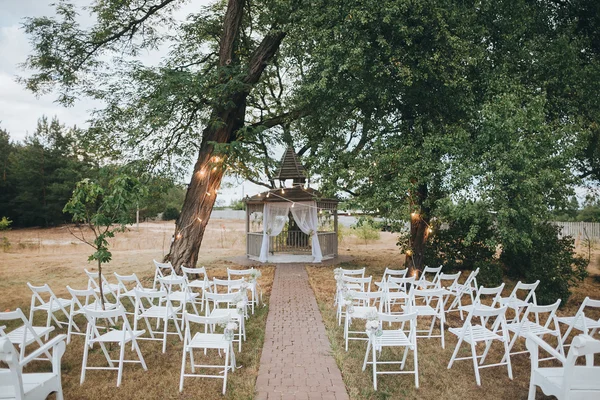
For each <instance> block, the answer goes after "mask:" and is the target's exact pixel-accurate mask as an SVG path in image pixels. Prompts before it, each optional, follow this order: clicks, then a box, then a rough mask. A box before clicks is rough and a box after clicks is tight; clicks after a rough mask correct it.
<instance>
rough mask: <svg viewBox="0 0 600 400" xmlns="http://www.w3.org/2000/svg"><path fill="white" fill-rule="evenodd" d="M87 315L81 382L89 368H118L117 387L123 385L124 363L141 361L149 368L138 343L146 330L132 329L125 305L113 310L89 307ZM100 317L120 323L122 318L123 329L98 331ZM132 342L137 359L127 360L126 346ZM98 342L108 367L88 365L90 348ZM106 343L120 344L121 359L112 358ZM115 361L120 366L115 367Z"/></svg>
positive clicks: (144, 366) (145, 369) (143, 365)
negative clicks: (101, 332)
mask: <svg viewBox="0 0 600 400" xmlns="http://www.w3.org/2000/svg"><path fill="white" fill-rule="evenodd" d="M84 311H85V316H86V318H87V320H88V324H87V328H86V334H85V347H84V348H83V362H82V365H81V380H80V384H83V382H84V381H85V372H86V371H87V370H88V369H89V370H99V369H107V370H117V371H118V372H117V387H119V386H120V385H121V379H122V377H123V364H124V363H139V364H142V368H144V371H147V370H148V367H146V362H145V361H144V357H143V356H142V352H141V351H140V348H139V346H138V343H137V339H138V338H139V337H140V336H141V335H143V334H144V332H145V331H144V330H139V331H138V330H135V331H134V330H132V329H131V326H130V325H129V321H127V316H126V315H125V309H124V308H123V306H119V307H117V308H115V309H113V310H106V311H103V310H92V309H89V308H84ZM98 319H104V320H108V319H112V320H115V322H117V323H118V320H119V319H121V320H122V321H123V323H122V327H121V329H113V330H109V331H107V332H106V333H103V334H100V332H98V326H97V325H96V321H97V320H98ZM129 342H131V343H132V346H133V348H134V350H135V352H136V353H137V356H138V359H137V360H126V359H125V347H127V344H128V343H129ZM96 343H98V344H99V345H100V348H101V349H102V353H104V357H105V358H106V361H107V362H108V365H109V366H108V367H88V366H87V362H88V354H89V349H90V348H92V346H93V345H94V344H96ZM105 343H116V344H118V345H119V359H117V360H113V359H111V358H110V354H109V353H108V349H107V348H106V346H105ZM115 363H118V366H116V367H115Z"/></svg>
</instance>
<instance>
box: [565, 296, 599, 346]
mask: <svg viewBox="0 0 600 400" xmlns="http://www.w3.org/2000/svg"><path fill="white" fill-rule="evenodd" d="M589 308H596V309H598V311H600V300H592V299H590V298H589V297H586V298H585V299H584V300H583V302H582V303H581V306H579V309H578V310H577V312H576V313H575V315H574V316H572V317H558V322H560V323H562V324H565V325H567V330H566V331H565V334H564V335H563V336H562V339H561V340H562V342H563V343H565V342H566V340H567V338H568V337H569V334H570V333H571V332H572V331H573V330H574V329H575V330H577V331H580V332H582V333H583V334H584V335H589V336H591V337H593V336H594V335H596V334H597V333H600V318H598V319H597V320H595V319H592V318H590V317H589V315H591V313H590V314H589V315H586V314H585V312H586V309H589Z"/></svg>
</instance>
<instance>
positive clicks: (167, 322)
mask: <svg viewBox="0 0 600 400" xmlns="http://www.w3.org/2000/svg"><path fill="white" fill-rule="evenodd" d="M164 325H165V326H164V328H163V345H162V352H163V354H164V353H165V352H166V351H167V327H168V326H169V320H168V318H165V320H164ZM175 326H177V321H175ZM177 331H178V332H179V328H177ZM179 334H180V335H181V332H179Z"/></svg>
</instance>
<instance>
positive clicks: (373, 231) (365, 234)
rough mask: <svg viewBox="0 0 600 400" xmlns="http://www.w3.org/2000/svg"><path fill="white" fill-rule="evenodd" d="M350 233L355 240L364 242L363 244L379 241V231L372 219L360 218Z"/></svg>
mask: <svg viewBox="0 0 600 400" xmlns="http://www.w3.org/2000/svg"><path fill="white" fill-rule="evenodd" d="M352 231H353V233H354V234H355V235H356V237H357V238H359V239H361V240H364V241H365V244H367V243H368V242H369V241H371V240H379V239H380V238H381V233H380V229H379V228H378V227H377V226H376V224H375V221H374V220H373V219H372V218H364V217H361V218H360V219H359V220H358V222H357V223H356V225H354V226H352Z"/></svg>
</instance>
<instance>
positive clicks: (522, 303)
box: [500, 280, 540, 322]
mask: <svg viewBox="0 0 600 400" xmlns="http://www.w3.org/2000/svg"><path fill="white" fill-rule="evenodd" d="M539 284H540V281H539V280H537V281H535V282H534V283H523V282H521V281H519V282H517V284H516V285H515V287H514V289H513V291H512V292H511V293H510V296H508V297H501V298H500V305H503V306H504V305H506V306H507V307H508V308H510V309H512V310H513V311H514V313H515V317H514V318H513V321H514V322H516V321H518V320H519V317H520V316H521V312H523V310H524V309H526V308H527V307H528V306H529V304H537V300H536V298H535V289H537V287H538V285H539ZM521 292H525V296H523V297H524V298H522V299H521V298H519V293H521Z"/></svg>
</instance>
